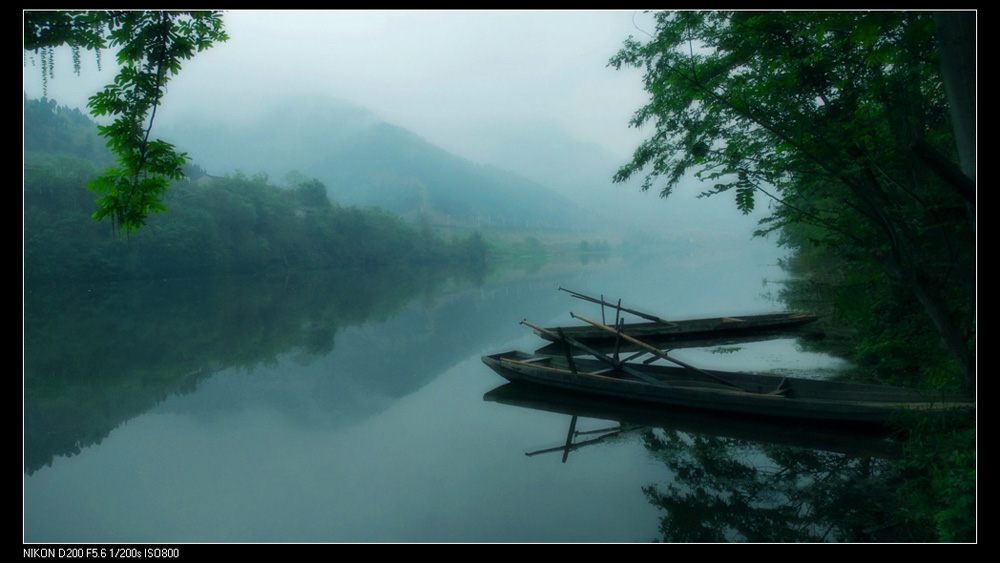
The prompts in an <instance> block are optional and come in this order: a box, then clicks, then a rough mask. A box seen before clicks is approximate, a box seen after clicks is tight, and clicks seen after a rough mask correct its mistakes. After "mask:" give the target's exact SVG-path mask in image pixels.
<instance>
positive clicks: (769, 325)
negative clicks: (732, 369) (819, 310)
mask: <svg viewBox="0 0 1000 563" xmlns="http://www.w3.org/2000/svg"><path fill="white" fill-rule="evenodd" d="M559 290H560V291H565V292H568V293H569V294H570V295H572V296H573V297H575V298H577V299H582V300H584V301H589V302H591V303H597V304H599V305H601V308H602V310H603V309H604V308H605V307H610V308H611V309H612V311H613V312H614V313H615V317H616V321H617V320H618V319H620V318H621V315H622V314H623V313H627V314H630V315H634V316H636V317H639V318H641V319H645V320H643V321H639V322H629V323H625V322H622V323H621V325H620V330H621V332H624V333H625V334H628V335H630V336H632V337H635V338H639V339H642V340H644V341H647V342H658V343H667V342H677V341H687V340H707V339H711V338H741V337H747V338H750V337H753V336H755V335H759V334H764V333H768V334H770V335H772V336H773V335H776V334H777V333H778V332H780V331H793V330H797V329H799V328H800V327H802V326H804V325H807V324H809V323H813V322H816V321H817V320H818V319H819V317H817V316H816V315H812V314H809V313H771V314H765V315H744V316H731V317H711V318H704V319H686V320H676V321H671V320H665V319H661V318H660V317H657V316H655V315H651V314H649V313H644V312H642V311H637V310H635V309H629V308H626V307H622V306H621V303H620V302H619V303H610V302H608V301H605V300H604V298H603V297H600V298H597V297H590V296H588V295H584V294H582V293H579V292H576V291H571V290H568V289H565V288H562V287H560V288H559ZM560 329H561V330H562V334H563V335H564V336H565V337H568V338H572V339H574V340H576V341H578V342H583V343H586V344H591V345H601V344H606V343H608V342H612V341H614V340H615V334H614V333H610V334H609V333H608V332H607V331H605V330H603V329H602V328H601V327H596V326H591V325H589V324H588V325H583V326H563V327H551V328H547V329H545V330H536V331H535V332H536V333H537V334H538V335H539V336H541V337H542V338H544V339H546V340H551V341H558V340H559V338H558V337H556V336H555V335H556V334H557V333H558V331H559V330H560Z"/></svg>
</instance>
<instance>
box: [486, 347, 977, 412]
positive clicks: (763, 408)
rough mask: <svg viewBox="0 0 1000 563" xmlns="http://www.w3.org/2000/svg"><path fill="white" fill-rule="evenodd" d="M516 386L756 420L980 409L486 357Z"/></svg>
mask: <svg viewBox="0 0 1000 563" xmlns="http://www.w3.org/2000/svg"><path fill="white" fill-rule="evenodd" d="M482 360H483V362H484V363H485V364H486V365H487V366H489V367H490V368H492V369H493V370H494V371H496V372H497V373H498V374H500V375H501V376H502V377H503V378H505V379H507V380H508V381H511V382H515V383H522V384H524V383H527V384H532V385H541V386H545V387H550V388H554V389H561V390H563V391H570V392H577V393H586V394H591V395H597V396H601V397H605V398H613V399H620V400H631V401H641V402H645V403H653V404H657V405H661V406H665V407H682V408H692V409H702V410H708V411H716V412H724V413H729V414H735V415H749V416H755V417H765V418H777V419H798V420H811V421H825V422H838V423H874V424H884V423H885V422H887V421H888V420H889V419H890V418H891V417H893V416H895V415H897V414H900V413H904V412H908V411H927V412H929V411H940V410H950V409H962V410H965V411H968V412H970V413H971V412H973V411H974V410H975V400H974V399H972V398H970V397H968V396H965V395H950V394H943V393H940V392H935V391H923V390H915V389H906V388H900V387H890V386H883V385H865V384H854V383H841V382H831V381H823V380H812V379H802V378H791V377H782V376H774V375H760V374H749V373H739V372H727V371H718V370H701V369H696V368H691V367H690V366H687V367H684V366H682V367H673V366H666V365H660V364H647V363H629V362H621V363H618V364H617V365H615V364H612V363H609V362H607V361H602V360H592V359H586V358H573V357H571V356H566V357H559V356H547V355H536V354H530V353H525V352H519V351H510V352H504V353H501V354H492V355H488V356H483V358H482Z"/></svg>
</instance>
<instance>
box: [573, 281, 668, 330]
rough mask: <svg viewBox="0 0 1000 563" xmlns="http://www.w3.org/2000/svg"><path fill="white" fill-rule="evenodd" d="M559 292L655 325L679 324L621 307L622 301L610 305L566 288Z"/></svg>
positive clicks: (602, 300)
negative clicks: (614, 309) (611, 308)
mask: <svg viewBox="0 0 1000 563" xmlns="http://www.w3.org/2000/svg"><path fill="white" fill-rule="evenodd" d="M559 291H565V292H566V293H569V294H570V295H572V296H573V297H576V298H577V299H583V300H584V301H590V302H591V303H597V304H598V305H602V306H605V305H606V306H608V307H616V308H617V309H618V310H621V311H625V312H626V313H631V314H633V315H635V316H637V317H641V318H643V319H646V320H649V321H653V322H654V323H660V324H664V325H667V326H677V323H674V322H671V321H668V320H666V319H661V318H660V317H657V316H656V315H650V314H649V313H643V312H642V311H636V310H634V309H628V308H625V307H622V306H621V301H619V302H618V304H617V305H615V304H614V303H608V302H607V301H605V300H604V299H603V298H601V299H598V298H596V297H590V296H589V295H584V294H582V293H579V292H576V291H573V290H570V289H566V288H565V287H560V288H559Z"/></svg>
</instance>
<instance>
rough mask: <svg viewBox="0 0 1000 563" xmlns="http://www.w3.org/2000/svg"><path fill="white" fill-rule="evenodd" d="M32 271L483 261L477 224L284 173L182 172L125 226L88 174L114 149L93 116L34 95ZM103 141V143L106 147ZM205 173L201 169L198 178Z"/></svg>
mask: <svg viewBox="0 0 1000 563" xmlns="http://www.w3.org/2000/svg"><path fill="white" fill-rule="evenodd" d="M24 127H25V129H24V148H25V152H24V275H25V280H26V282H49V281H51V282H57V281H65V280H120V279H148V278H165V277H177V276H197V275H217V274H232V273H266V272H270V271H280V270H289V269H300V270H307V269H317V268H330V267H338V268H342V267H366V268H409V269H413V268H418V269H419V268H424V267H427V266H433V267H440V266H444V265H447V266H461V267H463V268H471V269H472V270H481V269H482V267H483V265H484V263H485V260H486V253H487V247H486V244H485V242H484V240H483V238H482V237H481V236H480V235H479V234H478V233H472V234H466V235H461V236H453V237H449V238H443V237H441V236H439V235H438V234H436V233H435V231H434V230H433V229H431V228H430V227H429V226H428V225H427V224H426V223H425V224H424V225H423V226H417V225H412V224H408V223H406V222H405V221H403V220H402V219H400V218H399V217H397V216H395V215H393V214H391V213H388V212H386V211H384V210H379V209H362V208H359V207H356V206H342V205H339V204H337V203H334V202H331V200H330V199H329V198H328V197H327V190H326V187H325V186H324V185H323V184H322V183H321V182H319V181H317V180H315V179H312V178H308V177H304V176H303V177H299V178H297V180H296V181H295V182H293V183H290V184H285V185H280V186H279V185H276V184H274V183H272V182H271V181H270V180H269V178H268V176H267V175H264V174H254V175H252V176H247V175H245V174H243V173H240V172H237V173H232V174H227V175H226V176H225V177H215V178H208V177H205V176H204V175H203V174H200V173H199V172H198V168H197V167H193V168H192V173H191V174H190V176H191V177H192V178H197V179H194V180H184V181H180V182H176V183H174V184H173V185H172V186H171V187H170V189H169V190H168V192H167V194H166V198H165V205H166V207H167V212H166V213H158V214H153V215H151V216H150V218H149V221H148V223H147V224H146V226H145V227H143V228H142V229H140V230H139V231H138V232H135V233H131V234H128V235H124V234H121V233H120V232H118V231H116V229H115V228H114V227H113V226H112V225H111V224H110V223H109V222H107V221H104V222H95V221H93V220H91V214H92V213H93V211H94V210H95V208H96V204H95V203H94V199H95V197H96V196H95V194H94V193H93V192H91V191H89V190H87V189H85V186H86V185H87V182H88V181H89V180H91V179H93V178H94V177H96V176H97V175H98V174H99V172H100V170H101V169H102V168H104V167H105V166H106V165H107V164H108V163H109V161H110V158H109V156H108V153H107V151H106V149H103V142H102V141H101V140H100V139H99V138H98V137H97V134H96V133H97V129H96V126H95V124H94V123H93V122H91V121H90V120H89V119H86V118H85V116H83V115H82V114H81V113H80V112H79V111H78V110H75V109H72V108H67V107H60V106H58V105H57V104H56V103H55V102H53V101H51V100H44V99H43V100H25V109H24ZM102 149H103V150H102ZM199 176H201V177H200V178H199Z"/></svg>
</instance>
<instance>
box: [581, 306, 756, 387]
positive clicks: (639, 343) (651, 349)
mask: <svg viewBox="0 0 1000 563" xmlns="http://www.w3.org/2000/svg"><path fill="white" fill-rule="evenodd" d="M570 316H571V317H573V318H574V319H580V320H581V321H584V322H587V323H590V324H592V325H594V326H596V327H597V328H600V329H603V330H606V331H608V332H614V333H617V334H619V335H620V336H621V338H623V339H625V340H627V341H629V342H631V343H632V344H635V345H636V346H639V347H640V348H644V349H645V350H647V351H648V352H649V353H650V354H653V355H655V356H659V357H660V358H663V359H664V360H667V361H668V362H673V363H675V364H677V365H679V366H681V367H683V368H686V369H689V370H691V371H693V372H695V373H697V374H699V375H703V376H705V377H707V378H709V379H713V380H715V381H718V382H720V383H724V384H726V385H729V386H730V387H735V388H737V389H740V390H743V391H745V389H743V388H742V387H740V386H739V385H736V384H735V383H733V382H731V381H727V380H725V379H723V378H721V377H719V376H717V375H713V374H711V373H709V372H707V371H705V370H701V369H698V368H696V367H694V366H692V365H690V364H686V363H684V362H682V361H680V360H676V359H674V358H671V357H670V356H668V355H667V354H666V352H663V351H662V350H660V349H658V348H655V347H653V346H650V345H649V344H646V343H645V342H643V341H641V340H639V339H637V338H633V337H631V336H629V335H627V334H625V333H623V332H621V331H620V330H615V329H613V328H611V327H610V326H606V325H602V324H601V323H599V322H597V321H592V320H590V319H588V318H586V317H581V316H580V315H577V314H576V313H570Z"/></svg>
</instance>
